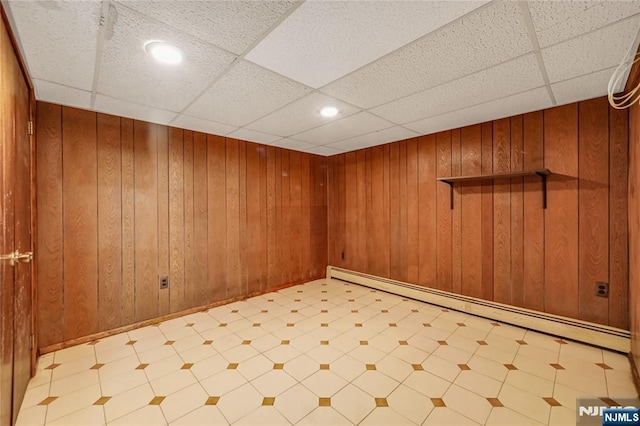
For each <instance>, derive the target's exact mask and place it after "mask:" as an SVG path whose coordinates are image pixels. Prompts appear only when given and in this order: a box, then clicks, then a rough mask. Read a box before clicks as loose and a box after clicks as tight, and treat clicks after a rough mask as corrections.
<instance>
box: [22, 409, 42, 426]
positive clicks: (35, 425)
mask: <svg viewBox="0 0 640 426" xmlns="http://www.w3.org/2000/svg"><path fill="white" fill-rule="evenodd" d="M46 416H47V407H45V406H42V405H36V406H33V407H25V406H24V405H23V406H22V407H21V408H20V413H18V418H17V419H16V426H42V425H44V424H45V420H46Z"/></svg>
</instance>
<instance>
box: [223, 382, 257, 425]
mask: <svg viewBox="0 0 640 426" xmlns="http://www.w3.org/2000/svg"><path fill="white" fill-rule="evenodd" d="M262 400H263V396H262V395H260V393H259V392H258V391H257V390H255V388H254V387H253V386H251V384H249V383H246V384H244V385H242V386H240V387H239V388H236V389H234V390H232V391H231V392H229V393H228V394H226V395H223V396H222V397H221V398H220V401H219V402H218V404H216V406H217V407H218V408H219V409H220V411H221V412H222V414H223V415H224V417H225V418H226V419H227V420H228V421H229V422H230V423H233V422H235V421H237V420H239V419H241V418H242V417H244V416H246V415H247V414H248V413H250V412H252V411H253V410H255V409H257V408H258V407H260V406H261V405H262Z"/></svg>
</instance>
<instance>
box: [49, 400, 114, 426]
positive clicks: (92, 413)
mask: <svg viewBox="0 0 640 426" xmlns="http://www.w3.org/2000/svg"><path fill="white" fill-rule="evenodd" d="M47 424H51V425H61V426H62V425H64V426H72V425H77V426H91V425H103V424H105V417H104V409H103V408H102V407H100V406H97V405H91V406H89V407H86V408H83V409H82V410H78V411H76V412H74V413H71V414H69V415H68V416H64V417H61V418H59V419H58V420H54V421H53V422H49V423H47Z"/></svg>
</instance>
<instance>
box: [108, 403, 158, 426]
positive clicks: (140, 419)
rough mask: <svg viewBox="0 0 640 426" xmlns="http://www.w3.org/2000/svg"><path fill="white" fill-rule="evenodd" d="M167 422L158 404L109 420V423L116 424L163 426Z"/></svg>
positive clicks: (119, 425) (120, 425) (115, 425)
mask: <svg viewBox="0 0 640 426" xmlns="http://www.w3.org/2000/svg"><path fill="white" fill-rule="evenodd" d="M166 424H167V420H166V419H165V418H164V415H163V414H162V410H161V409H160V406H158V405H146V406H144V407H142V408H139V409H137V410H135V411H133V412H131V413H129V414H127V415H125V416H122V417H120V418H118V419H116V420H114V421H113V422H109V425H114V426H147V425H148V426H161V425H166Z"/></svg>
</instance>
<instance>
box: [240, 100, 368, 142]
mask: <svg viewBox="0 0 640 426" xmlns="http://www.w3.org/2000/svg"><path fill="white" fill-rule="evenodd" d="M325 106H333V107H336V108H338V110H339V112H338V115H337V116H336V117H334V118H325V117H323V116H321V115H320V110H321V109H322V108H323V107H325ZM358 111H359V109H358V108H356V107H354V106H351V105H349V104H347V103H344V102H341V101H338V100H337V99H335V98H332V97H331V96H327V95H325V94H323V93H319V92H313V93H310V94H309V95H307V96H305V97H304V98H302V99H298V100H297V101H295V102H293V103H291V104H289V105H287V106H285V107H284V108H282V109H280V110H278V111H276V112H274V113H271V114H269V115H267V116H266V117H263V118H261V119H260V120H258V121H255V122H253V123H251V124H249V125H248V126H247V127H249V128H251V129H255V130H260V131H262V132H267V133H271V134H274V135H280V136H285V137H286V136H291V135H294V134H296V133H300V132H303V131H305V130H309V129H312V128H314V127H318V126H321V125H323V124H326V123H327V122H329V121H335V120H339V119H340V118H344V117H348V116H350V115H352V114H355V113H356V112H358Z"/></svg>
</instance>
